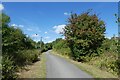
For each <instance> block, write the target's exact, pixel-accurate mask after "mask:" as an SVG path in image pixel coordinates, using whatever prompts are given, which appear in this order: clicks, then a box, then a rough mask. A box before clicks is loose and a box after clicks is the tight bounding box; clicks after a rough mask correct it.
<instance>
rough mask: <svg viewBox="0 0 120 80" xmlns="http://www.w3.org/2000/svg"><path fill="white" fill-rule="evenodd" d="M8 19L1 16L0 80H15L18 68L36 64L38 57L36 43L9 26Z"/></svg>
mask: <svg viewBox="0 0 120 80" xmlns="http://www.w3.org/2000/svg"><path fill="white" fill-rule="evenodd" d="M9 22H10V17H9V16H7V15H6V14H4V13H3V14H2V56H3V60H2V72H3V73H2V74H3V75H2V79H3V80H8V79H15V78H16V77H17V76H16V74H15V72H16V70H17V69H18V68H19V67H24V66H25V65H27V64H29V63H33V62H36V61H37V60H39V59H38V56H39V55H40V53H39V51H38V50H35V46H36V42H34V41H33V40H32V39H31V38H29V37H26V35H25V34H23V32H22V31H21V30H20V29H19V28H14V27H13V26H9Z"/></svg>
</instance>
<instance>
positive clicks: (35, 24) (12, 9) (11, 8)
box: [3, 2, 118, 43]
mask: <svg viewBox="0 0 120 80" xmlns="http://www.w3.org/2000/svg"><path fill="white" fill-rule="evenodd" d="M3 6H4V10H3V11H4V12H5V13H6V14H7V15H9V16H10V17H11V23H10V25H13V26H18V27H19V28H21V29H22V30H23V32H24V33H25V34H27V35H28V36H30V37H31V38H32V39H34V40H35V41H39V40H40V37H43V41H44V42H45V43H46V42H50V41H53V40H55V39H56V38H59V37H61V38H63V36H62V35H61V34H59V32H61V31H62V28H63V27H64V26H65V25H66V24H67V19H68V17H69V16H70V12H73V13H77V14H80V13H82V12H85V11H87V10H88V9H93V13H96V14H98V17H99V18H100V19H101V20H104V21H105V23H106V34H105V36H106V37H111V36H113V34H116V35H117V34H118V25H117V24H116V23H115V20H116V18H115V16H114V14H115V13H118V3H115V2H103V3H102V2H90V3H88V2H77V3H75V2H74V3H73V2H71V3H70V2H69V3H68V2H60V3H57V2H54V3H53V2H50V3H48V2H47V3H46V2H23V3H22V2H17V3H15V2H14V3H13V2H8V3H7V2H5V3H3ZM36 34H37V35H36Z"/></svg>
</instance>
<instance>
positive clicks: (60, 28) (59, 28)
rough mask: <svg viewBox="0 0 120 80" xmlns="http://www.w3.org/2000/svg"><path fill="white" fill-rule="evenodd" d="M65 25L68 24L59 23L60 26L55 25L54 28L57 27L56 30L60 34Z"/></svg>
mask: <svg viewBox="0 0 120 80" xmlns="http://www.w3.org/2000/svg"><path fill="white" fill-rule="evenodd" d="M65 26H66V25H64V24H63V25H58V26H54V27H53V29H55V32H56V33H58V34H59V33H61V32H63V31H64V30H63V29H64V27H65Z"/></svg>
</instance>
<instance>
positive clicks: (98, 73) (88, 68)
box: [51, 51, 118, 78]
mask: <svg viewBox="0 0 120 80" xmlns="http://www.w3.org/2000/svg"><path fill="white" fill-rule="evenodd" d="M51 53H52V54H54V55H57V56H60V57H62V58H65V59H66V60H67V61H69V62H71V63H73V64H74V65H76V66H77V67H78V68H80V69H81V70H83V71H85V72H87V73H88V74H90V75H92V76H93V77H94V78H118V76H115V75H113V74H111V73H108V72H106V71H103V70H100V69H99V68H97V67H95V66H92V65H89V64H87V63H81V62H77V61H73V60H71V59H70V58H69V57H68V56H65V55H60V54H57V52H55V51H51Z"/></svg>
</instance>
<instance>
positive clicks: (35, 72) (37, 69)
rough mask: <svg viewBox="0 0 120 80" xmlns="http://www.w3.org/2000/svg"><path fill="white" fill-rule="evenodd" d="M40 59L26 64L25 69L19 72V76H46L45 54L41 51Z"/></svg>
mask: <svg viewBox="0 0 120 80" xmlns="http://www.w3.org/2000/svg"><path fill="white" fill-rule="evenodd" d="M40 59H41V60H40V61H37V62H36V63H34V64H33V65H29V66H27V68H26V70H22V71H21V72H20V73H19V78H46V56H45V54H44V53H43V54H42V55H41V56H40Z"/></svg>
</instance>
